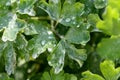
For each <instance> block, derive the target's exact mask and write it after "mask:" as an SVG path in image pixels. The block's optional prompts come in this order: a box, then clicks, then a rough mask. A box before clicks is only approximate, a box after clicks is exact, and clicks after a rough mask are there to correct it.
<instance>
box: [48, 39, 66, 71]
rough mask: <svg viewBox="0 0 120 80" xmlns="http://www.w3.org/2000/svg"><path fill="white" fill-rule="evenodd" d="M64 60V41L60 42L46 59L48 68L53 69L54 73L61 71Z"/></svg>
mask: <svg viewBox="0 0 120 80" xmlns="http://www.w3.org/2000/svg"><path fill="white" fill-rule="evenodd" d="M64 58H65V45H64V41H63V40H61V41H60V42H59V43H58V45H57V46H56V47H55V49H54V50H53V52H52V53H51V54H50V56H49V57H48V63H49V65H50V66H52V67H53V69H54V71H55V73H59V72H60V71H62V69H63V66H64Z"/></svg>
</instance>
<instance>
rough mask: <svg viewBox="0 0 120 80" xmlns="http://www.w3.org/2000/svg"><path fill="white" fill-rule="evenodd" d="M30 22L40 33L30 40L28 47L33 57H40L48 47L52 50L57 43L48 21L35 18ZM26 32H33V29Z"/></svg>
mask: <svg viewBox="0 0 120 80" xmlns="http://www.w3.org/2000/svg"><path fill="white" fill-rule="evenodd" d="M28 24H32V26H33V27H34V29H35V31H36V32H37V33H38V34H37V35H35V36H34V37H33V38H32V39H31V40H29V42H28V49H29V50H30V53H31V54H32V57H33V58H36V57H38V56H39V55H40V54H41V53H43V52H44V51H45V50H46V49H48V51H49V52H51V51H52V50H53V48H54V47H55V45H56V40H55V37H54V35H53V33H52V31H51V30H50V29H49V28H48V27H50V25H49V24H48V23H47V22H42V21H41V22H40V21H34V20H31V21H29V22H28ZM28 27H29V26H28ZM29 31H30V30H29ZM25 33H26V34H29V33H30V34H31V31H30V32H25Z"/></svg>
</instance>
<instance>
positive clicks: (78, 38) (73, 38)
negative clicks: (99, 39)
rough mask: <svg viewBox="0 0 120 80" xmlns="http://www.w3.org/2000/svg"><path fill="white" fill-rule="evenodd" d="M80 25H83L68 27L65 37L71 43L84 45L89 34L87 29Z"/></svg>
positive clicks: (88, 38)
mask: <svg viewBox="0 0 120 80" xmlns="http://www.w3.org/2000/svg"><path fill="white" fill-rule="evenodd" d="M81 27H83V26H80V27H79V28H76V27H73V28H70V29H69V31H68V32H67V35H66V36H65V39H66V40H67V41H69V42H71V43H75V44H82V45H85V44H86V43H87V42H88V41H89V40H90V35H89V32H88V31H87V30H84V29H82V28H81Z"/></svg>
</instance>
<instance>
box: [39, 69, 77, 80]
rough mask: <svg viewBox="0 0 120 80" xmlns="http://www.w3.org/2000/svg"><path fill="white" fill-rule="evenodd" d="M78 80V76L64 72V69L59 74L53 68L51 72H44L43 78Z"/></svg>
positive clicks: (49, 79) (45, 79)
mask: <svg viewBox="0 0 120 80" xmlns="http://www.w3.org/2000/svg"><path fill="white" fill-rule="evenodd" d="M51 79H52V80H77V77H76V76H74V75H73V74H68V73H64V72H63V71H62V72H60V73H59V74H54V72H53V71H52V70H51V71H50V72H44V73H43V75H42V77H41V80H51Z"/></svg>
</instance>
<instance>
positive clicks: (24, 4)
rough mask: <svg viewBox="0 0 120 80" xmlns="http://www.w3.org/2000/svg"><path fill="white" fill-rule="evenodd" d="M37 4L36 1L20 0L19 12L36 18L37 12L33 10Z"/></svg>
mask: <svg viewBox="0 0 120 80" xmlns="http://www.w3.org/2000/svg"><path fill="white" fill-rule="evenodd" d="M35 2H36V0H20V1H19V2H18V7H17V12H19V13H20V14H28V15H30V16H35V11H34V9H33V8H34V4H35Z"/></svg>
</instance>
